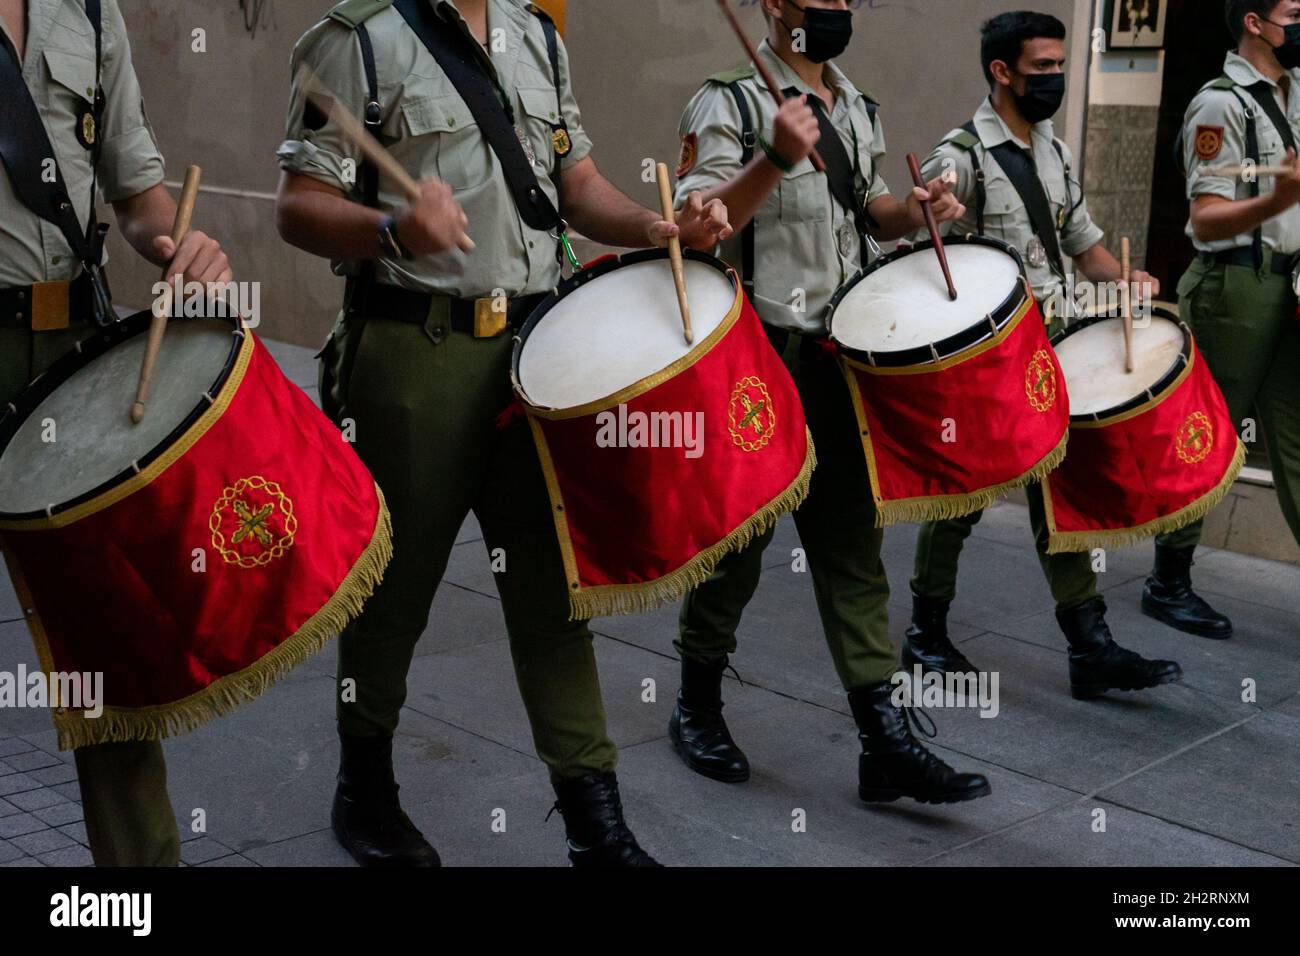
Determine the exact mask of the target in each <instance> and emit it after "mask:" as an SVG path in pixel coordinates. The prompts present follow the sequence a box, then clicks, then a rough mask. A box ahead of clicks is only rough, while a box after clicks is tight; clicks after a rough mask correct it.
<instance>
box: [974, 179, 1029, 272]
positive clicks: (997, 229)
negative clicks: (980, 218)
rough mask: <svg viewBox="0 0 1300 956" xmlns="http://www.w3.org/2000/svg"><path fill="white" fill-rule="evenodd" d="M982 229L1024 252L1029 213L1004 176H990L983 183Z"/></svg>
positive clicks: (1027, 233)
mask: <svg viewBox="0 0 1300 956" xmlns="http://www.w3.org/2000/svg"><path fill="white" fill-rule="evenodd" d="M984 189H985V199H984V229H985V231H986V232H988V233H990V234H991V235H992V236H993V237H994V238H996V239H1002V240H1003V241H1005V242H1009V243H1011V244H1012V245H1013V246H1018V247H1020V251H1021V253H1022V254H1023V253H1024V245H1025V242H1026V241H1028V238H1029V231H1030V225H1029V213H1028V211H1027V210H1026V209H1025V201H1024V200H1023V199H1021V198H1020V193H1019V192H1018V191H1017V190H1016V187H1015V186H1013V185H1012V184H1011V180H1009V179H1006V178H1005V177H1002V176H998V177H992V178H990V179H989V180H988V182H987V183H985V186H984Z"/></svg>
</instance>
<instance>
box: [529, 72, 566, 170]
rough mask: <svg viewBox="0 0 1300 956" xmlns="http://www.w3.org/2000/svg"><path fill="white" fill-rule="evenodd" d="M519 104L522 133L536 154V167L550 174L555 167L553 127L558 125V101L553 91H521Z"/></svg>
mask: <svg viewBox="0 0 1300 956" xmlns="http://www.w3.org/2000/svg"><path fill="white" fill-rule="evenodd" d="M519 102H520V103H522V104H523V107H524V115H525V116H526V117H527V119H525V120H524V124H523V125H524V132H525V133H526V134H527V135H528V141H529V142H530V143H532V146H533V152H534V153H536V154H537V162H536V164H535V168H536V167H540V168H541V170H542V171H543V172H548V173H549V172H551V171H552V170H553V167H554V165H555V143H554V140H553V139H552V137H553V135H554V133H555V127H557V126H559V125H560V122H561V120H560V106H559V99H558V97H557V96H556V94H555V90H553V89H521V90H519Z"/></svg>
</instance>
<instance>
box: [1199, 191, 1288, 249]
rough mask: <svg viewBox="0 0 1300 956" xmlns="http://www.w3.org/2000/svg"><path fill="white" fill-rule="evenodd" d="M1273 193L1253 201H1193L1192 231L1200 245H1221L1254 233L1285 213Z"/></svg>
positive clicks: (1284, 205) (1284, 208)
mask: <svg viewBox="0 0 1300 956" xmlns="http://www.w3.org/2000/svg"><path fill="white" fill-rule="evenodd" d="M1286 208H1287V206H1286V204H1285V203H1284V202H1281V201H1279V199H1278V197H1277V195H1276V194H1274V193H1270V194H1269V195H1267V196H1256V197H1255V198H1253V199H1240V200H1236V201H1231V200H1227V199H1221V200H1219V201H1217V202H1216V201H1213V200H1211V201H1210V202H1202V201H1199V200H1198V201H1197V202H1195V203H1194V204H1193V205H1192V230H1193V231H1194V232H1195V233H1196V238H1197V239H1199V240H1201V241H1202V242H1221V241H1223V240H1226V239H1235V238H1236V237H1237V236H1240V235H1244V234H1245V233H1248V232H1254V231H1255V230H1256V229H1258V228H1259V227H1260V226H1261V225H1263V224H1264V223H1266V222H1268V220H1270V219H1272V218H1273V217H1274V216H1277V215H1280V214H1281V213H1283V212H1285V211H1286Z"/></svg>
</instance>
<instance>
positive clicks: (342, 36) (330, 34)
mask: <svg viewBox="0 0 1300 956" xmlns="http://www.w3.org/2000/svg"><path fill="white" fill-rule="evenodd" d="M289 63H290V68H291V75H292V77H293V85H292V87H291V89H290V93H289V113H288V119H287V121H286V123H285V134H284V136H285V138H284V142H283V143H281V144H280V148H279V149H277V150H276V156H277V157H279V160H280V168H281V169H284V170H287V171H289V172H292V173H300V174H301V175H304V176H310V177H311V178H312V179H316V180H319V181H320V182H322V183H325V184H326V185H327V186H333V187H334V188H335V189H339V190H341V191H342V192H344V193H351V192H354V191H356V190H357V188H358V186H357V179H358V176H357V171H358V170H359V169H360V168H361V162H362V155H361V151H360V149H358V148H357V147H356V146H355V145H354V144H353V143H352V141H351V140H350V139H348V138H347V137H346V136H345V135H344V134H343V131H342V129H340V128H339V126H338V124H336V123H334V122H333V121H331V120H329V119H327V118H326V117H325V116H324V115H323V114H321V113H320V111H318V110H316V109H314V108H313V109H311V110H310V111H309V110H308V104H307V99H306V90H305V89H304V85H305V84H304V82H303V75H302V67H304V66H306V67H308V68H309V69H310V70H311V72H312V73H313V74H314V75H315V76H316V79H317V81H318V82H317V88H318V89H320V90H328V91H329V95H332V96H334V97H335V99H336V101H337V103H338V105H339V106H340V107H341V108H342V109H345V110H347V111H348V112H349V113H351V114H352V115H353V116H355V117H357V118H358V119H361V118H362V117H363V116H364V115H365V108H366V102H367V100H368V98H369V93H368V91H367V90H366V88H365V71H364V69H363V67H362V62H361V47H360V45H359V44H358V42H357V39H356V37H355V36H354V35H353V32H352V31H351V30H350V29H348V28H347V27H345V26H343V25H342V24H340V23H336V22H334V21H332V20H325V21H323V22H321V23H318V24H317V25H316V26H314V27H313V28H312V29H311V30H309V31H308V32H307V33H306V34H305V35H304V36H303V37H302V39H301V40H299V41H298V43H297V45H295V46H294V48H293V55H292V56H291V57H290V60H289ZM309 113H310V115H309Z"/></svg>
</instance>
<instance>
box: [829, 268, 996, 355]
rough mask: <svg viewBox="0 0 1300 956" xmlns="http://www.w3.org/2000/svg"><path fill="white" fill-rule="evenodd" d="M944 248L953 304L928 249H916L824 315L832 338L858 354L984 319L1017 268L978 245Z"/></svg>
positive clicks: (910, 345) (913, 343) (898, 348)
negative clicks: (828, 319) (953, 290)
mask: <svg viewBox="0 0 1300 956" xmlns="http://www.w3.org/2000/svg"><path fill="white" fill-rule="evenodd" d="M944 248H945V250H946V251H947V254H948V268H949V269H950V270H951V271H952V281H953V285H955V286H956V287H957V294H958V298H957V301H956V302H953V301H952V300H951V299H949V298H948V286H947V284H946V283H945V282H944V280H943V272H942V271H941V270H940V268H939V260H938V258H937V257H936V256H935V254H934V250H933V249H928V248H927V249H918V250H917V251H916V252H913V253H911V254H909V255H905V256H902V257H901V258H899V259H896V260H894V261H893V262H890V263H887V264H886V265H884V266H881V267H880V268H879V269H877V270H875V271H874V272H872V273H871V274H870V275H868V276H866V277H865V278H864V279H863V280H862V281H861V282H859V283H858V284H857V285H856V286H854V287H853V289H852V290H851V291H850V292H849V293H848V294H847V295H846V296H845V297H844V299H843V300H842V301H841V302H840V304H839V305H838V306H837V307H836V309H835V315H834V317H833V318H832V319H831V333H832V334H833V335H834V336H835V340H836V341H837V342H839V343H840V344H841V345H845V346H847V347H849V348H851V349H854V350H856V351H859V352H905V351H907V350H908V349H914V348H922V347H925V346H928V345H930V344H932V343H937V342H942V341H943V340H944V339H947V338H950V337H952V336H954V335H956V334H957V333H959V332H962V331H964V330H966V329H968V328H970V327H971V326H972V325H975V324H977V323H979V322H982V321H984V317H985V316H987V315H990V314H991V313H993V312H996V311H997V309H998V307H999V306H1001V305H1002V304H1003V303H1004V302H1006V301H1007V299H1008V298H1010V296H1011V295H1012V293H1014V292H1015V290H1016V286H1017V285H1018V284H1019V282H1020V267H1019V265H1017V263H1016V260H1015V258H1014V257H1013V256H1012V255H1011V254H1010V253H1007V252H1003V251H1002V250H1001V249H995V248H993V247H991V246H982V245H966V244H953V245H950V246H945V247H944ZM944 357H945V358H946V356H944Z"/></svg>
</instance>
